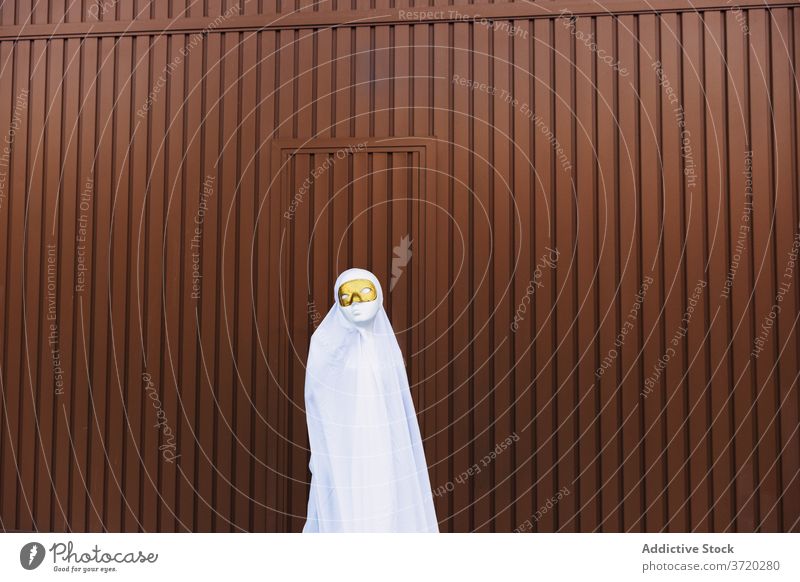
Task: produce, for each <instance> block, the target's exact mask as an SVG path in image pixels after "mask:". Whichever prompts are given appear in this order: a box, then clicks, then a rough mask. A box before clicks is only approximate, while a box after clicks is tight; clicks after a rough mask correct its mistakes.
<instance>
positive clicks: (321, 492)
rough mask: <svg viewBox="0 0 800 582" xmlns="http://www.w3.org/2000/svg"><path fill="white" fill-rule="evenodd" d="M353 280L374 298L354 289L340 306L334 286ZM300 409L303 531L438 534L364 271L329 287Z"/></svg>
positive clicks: (387, 328)
mask: <svg viewBox="0 0 800 582" xmlns="http://www.w3.org/2000/svg"><path fill="white" fill-rule="evenodd" d="M353 281H361V285H362V286H366V287H369V288H371V289H372V299H370V298H369V288H365V289H363V292H364V293H362V295H364V294H366V295H365V297H367V298H366V299H359V298H358V297H357V296H358V292H357V291H356V292H354V293H353V297H352V298H350V300H351V301H352V303H350V304H349V305H347V306H343V305H342V302H343V299H342V296H340V291H341V289H342V285H344V284H347V283H348V282H353ZM370 282H371V283H372V285H368V283H370ZM373 285H374V287H372V286H373ZM376 295H377V298H375V296H376ZM346 299H347V297H346ZM305 403H306V417H307V420H308V435H309V442H310V445H311V461H310V463H309V467H310V469H311V475H312V476H311V493H310V496H309V499H308V518H307V521H306V525H305V527H304V528H303V532H438V531H439V529H438V524H437V522H436V514H435V512H434V508H433V497H432V494H431V486H430V480H429V477H428V467H427V464H426V463H425V453H424V451H423V448H422V439H421V438H420V432H419V425H418V424H417V417H416V414H415V412H414V403H413V401H412V400H411V392H410V390H409V387H408V378H407V377H406V371H405V367H404V364H403V356H402V353H401V352H400V346H399V345H398V344H397V339H396V338H395V335H394V331H393V330H392V325H391V323H389V318H388V317H387V316H386V312H385V311H384V309H383V292H382V290H381V286H380V283H379V282H378V279H377V278H376V277H375V275H373V274H372V273H371V272H369V271H365V270H363V269H348V270H347V271H345V272H344V273H342V274H341V275H339V278H338V279H337V280H336V285H335V287H334V305H333V307H332V308H331V310H330V311H329V312H328V315H327V316H326V317H325V319H323V320H322V323H321V324H320V326H319V328H317V330H316V331H315V332H314V335H313V336H312V337H311V345H310V347H309V353H308V367H307V369H306V383H305Z"/></svg>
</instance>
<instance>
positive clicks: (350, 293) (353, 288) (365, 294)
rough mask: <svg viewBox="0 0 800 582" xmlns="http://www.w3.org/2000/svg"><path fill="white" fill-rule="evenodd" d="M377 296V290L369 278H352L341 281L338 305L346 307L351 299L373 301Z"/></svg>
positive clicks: (363, 301)
mask: <svg viewBox="0 0 800 582" xmlns="http://www.w3.org/2000/svg"><path fill="white" fill-rule="evenodd" d="M377 298H378V292H377V291H376V289H375V285H373V284H372V281H370V280H369V279H353V280H352V281H347V282H345V283H342V286H341V287H339V305H341V306H342V307H348V306H349V305H350V304H351V303H353V301H355V302H356V303H366V302H367V301H375V300H376V299H377Z"/></svg>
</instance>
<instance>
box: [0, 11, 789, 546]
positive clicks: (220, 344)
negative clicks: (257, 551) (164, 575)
mask: <svg viewBox="0 0 800 582" xmlns="http://www.w3.org/2000/svg"><path fill="white" fill-rule="evenodd" d="M241 4H242V5H241V6H239V5H238V4H236V3H232V2H228V3H227V4H226V3H224V2H222V1H221V0H218V1H216V2H213V1H207V2H204V3H195V4H192V5H187V3H184V2H179V1H173V2H149V3H148V2H145V1H143V0H141V1H139V2H135V1H133V0H123V1H118V2H117V1H113V0H110V1H107V2H102V1H98V2H88V1H85V2H83V3H79V2H67V1H66V0H65V1H62V2H56V1H51V2H46V3H45V2H38V3H35V6H36V7H35V8H31V2H30V1H28V2H25V1H22V0H16V1H15V2H5V3H3V4H2V7H0V63H2V64H0V135H2V139H3V141H2V143H0V382H1V384H0V389H2V400H1V401H0V410H2V412H0V419H2V422H1V423H0V428H2V430H0V475H1V476H2V478H1V479H0V527H1V528H3V529H4V530H11V531H13V530H34V529H36V530H41V531H64V530H72V531H101V530H108V531H140V530H143V531H186V530H189V531H240V530H252V531H298V530H299V529H300V528H301V527H302V523H303V520H304V514H305V504H306V498H307V497H306V496H307V492H308V479H309V475H308V471H307V454H308V451H307V436H306V429H305V418H304V415H303V411H302V408H303V376H304V363H305V357H306V354H307V345H308V338H309V336H310V334H311V332H312V331H313V329H314V327H315V326H316V324H317V323H318V322H319V319H320V317H322V316H324V314H325V312H326V311H327V309H328V308H329V307H330V303H331V288H330V287H331V285H332V282H333V280H334V279H335V277H336V274H337V273H338V272H339V271H340V270H342V269H344V268H345V267H348V266H351V265H359V266H365V267H367V268H370V269H372V270H374V271H375V272H376V273H377V274H378V275H379V276H380V277H381V279H382V280H383V281H384V286H385V288H387V289H388V288H389V287H390V286H392V285H393V287H392V288H391V292H387V310H388V313H389V315H390V318H391V319H392V322H393V324H394V328H395V330H396V331H397V333H398V337H399V340H400V345H401V347H402V349H403V352H404V355H405V357H406V361H407V365H408V370H409V377H410V382H411V384H412V394H413V397H414V399H415V402H416V404H417V409H418V413H419V419H420V426H421V430H422V434H423V437H424V439H425V448H426V452H427V458H428V462H429V465H430V475H431V484H432V487H433V488H434V491H435V502H436V507H437V513H438V516H439V519H440V521H441V529H442V530H443V531H511V530H514V529H520V530H523V531H594V530H600V531H661V530H666V531H689V530H696V531H744V532H747V531H800V522H799V520H800V483H799V482H798V472H799V471H800V434H798V426H800V424H799V422H800V396H799V395H798V385H797V382H798V374H799V373H800V368H799V367H798V362H799V361H800V331H799V330H798V325H797V324H798V321H797V319H798V314H800V280H799V279H800V269H799V268H798V263H797V251H798V246H800V238H799V237H800V209H799V208H798V206H800V203H799V202H798V198H799V197H800V194H799V192H800V176H799V175H798V172H799V170H800V163H799V161H798V156H799V155H800V154H799V151H798V145H799V144H800V124H798V105H800V91H799V90H798V83H797V67H798V61H799V60H800V7H797V4H796V3H795V2H774V1H773V2H767V3H766V4H769V5H770V6H771V7H770V8H767V7H764V6H763V4H765V3H764V2H761V3H760V4H762V7H760V8H758V7H755V6H751V5H750V4H749V3H745V2H738V3H735V2H725V1H724V0H719V1H711V0H697V1H695V2H684V1H682V0H681V1H674V2H666V1H660V0H659V1H654V2H649V3H644V2H636V1H622V0H615V1H609V2H604V3H597V2H584V1H564V2H552V3H551V2H548V3H540V4H528V3H524V2H513V3H494V4H489V3H482V2H478V1H477V0H476V1H475V2H473V3H467V2H461V3H458V2H455V4H456V5H455V6H447V5H445V4H444V2H443V1H442V0H437V6H435V7H433V8H431V7H425V8H420V7H416V8H411V9H409V8H406V7H407V6H409V3H403V2H401V0H397V1H396V2H393V1H392V0H371V1H367V0H358V1H357V2H356V1H353V2H345V1H343V0H339V2H338V4H337V2H335V1H334V2H332V3H323V2H312V1H310V0H309V1H299V2H278V3H271V2H260V1H259V2H255V1H254V0H251V1H250V2H242V3H241ZM562 9H567V10H569V11H570V12H571V13H572V15H573V17H570V14H569V13H563V14H559V11H560V10H562ZM296 10H300V12H296ZM409 10H413V11H414V12H409ZM419 11H424V12H427V14H418V12H419ZM431 11H432V12H434V13H432V14H431V13H430V12H431ZM437 11H439V12H440V13H437ZM364 19H371V20H370V21H365V20H364ZM98 20H99V21H101V22H99V23H98V22H97V21H98ZM26 22H27V23H26ZM23 24H24V26H23ZM167 29H169V30H167Z"/></svg>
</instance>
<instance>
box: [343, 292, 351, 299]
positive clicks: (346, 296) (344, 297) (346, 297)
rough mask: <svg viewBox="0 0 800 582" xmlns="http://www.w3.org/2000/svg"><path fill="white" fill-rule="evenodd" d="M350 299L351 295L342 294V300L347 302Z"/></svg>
mask: <svg viewBox="0 0 800 582" xmlns="http://www.w3.org/2000/svg"><path fill="white" fill-rule="evenodd" d="M349 298H350V294H349V293H342V299H345V300H347V299H349Z"/></svg>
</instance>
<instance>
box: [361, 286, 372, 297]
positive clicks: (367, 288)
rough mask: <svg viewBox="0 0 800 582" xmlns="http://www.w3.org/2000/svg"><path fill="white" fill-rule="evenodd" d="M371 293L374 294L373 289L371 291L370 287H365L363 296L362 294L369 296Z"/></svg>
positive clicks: (362, 292)
mask: <svg viewBox="0 0 800 582" xmlns="http://www.w3.org/2000/svg"><path fill="white" fill-rule="evenodd" d="M370 293H372V289H370V288H369V287H364V288H363V289H362V290H361V294H362V295H369V294H370Z"/></svg>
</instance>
